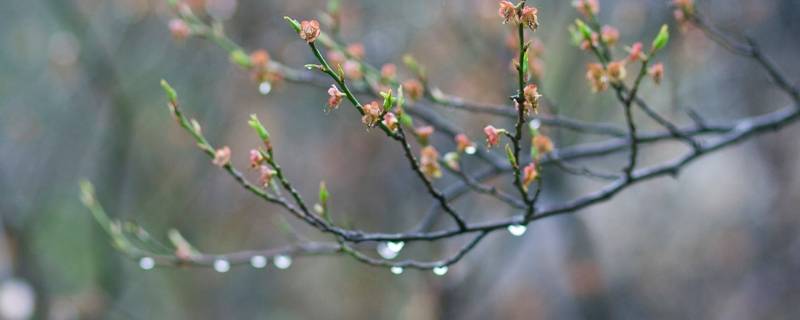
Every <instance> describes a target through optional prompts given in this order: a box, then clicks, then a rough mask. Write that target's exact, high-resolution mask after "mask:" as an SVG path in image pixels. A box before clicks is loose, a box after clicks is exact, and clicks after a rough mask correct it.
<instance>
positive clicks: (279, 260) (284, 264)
mask: <svg viewBox="0 0 800 320" xmlns="http://www.w3.org/2000/svg"><path fill="white" fill-rule="evenodd" d="M273 263H274V264H275V267H277V268H278V269H287V268H289V267H290V266H292V257H290V256H285V255H279V256H275V261H273Z"/></svg>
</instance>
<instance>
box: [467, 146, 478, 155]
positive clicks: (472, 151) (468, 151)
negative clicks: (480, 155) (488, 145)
mask: <svg viewBox="0 0 800 320" xmlns="http://www.w3.org/2000/svg"><path fill="white" fill-rule="evenodd" d="M477 151H478V148H475V146H474V145H472V146H468V147H466V148H464V152H465V153H466V154H475V152H477Z"/></svg>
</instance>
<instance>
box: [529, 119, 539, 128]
mask: <svg viewBox="0 0 800 320" xmlns="http://www.w3.org/2000/svg"><path fill="white" fill-rule="evenodd" d="M529 125H530V127H531V129H533V130H539V128H540V127H541V126H542V120H539V119H533V120H531V123H530V124H529Z"/></svg>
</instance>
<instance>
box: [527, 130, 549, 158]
mask: <svg viewBox="0 0 800 320" xmlns="http://www.w3.org/2000/svg"><path fill="white" fill-rule="evenodd" d="M531 144H532V145H533V148H534V149H536V155H537V156H541V155H544V154H547V153H550V152H552V151H553V141H552V140H550V137H548V136H546V135H543V134H537V135H536V136H534V137H533V139H532V140H531Z"/></svg>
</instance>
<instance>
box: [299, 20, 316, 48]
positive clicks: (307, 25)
mask: <svg viewBox="0 0 800 320" xmlns="http://www.w3.org/2000/svg"><path fill="white" fill-rule="evenodd" d="M299 33H300V39H303V40H305V41H306V42H308V43H312V42H314V41H315V40H317V37H319V33H320V30H319V21H317V20H311V21H308V20H303V21H302V22H300V32H299Z"/></svg>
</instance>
